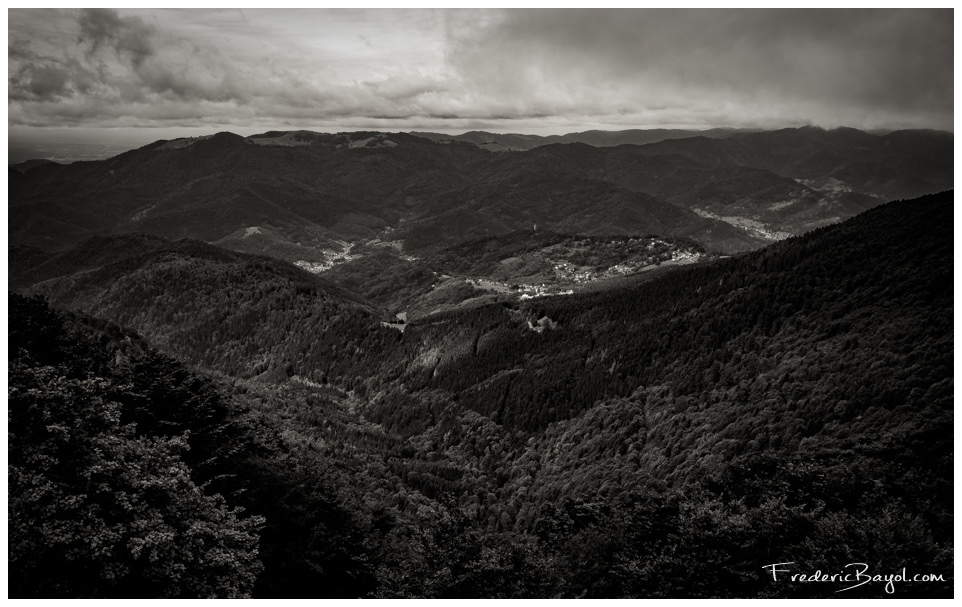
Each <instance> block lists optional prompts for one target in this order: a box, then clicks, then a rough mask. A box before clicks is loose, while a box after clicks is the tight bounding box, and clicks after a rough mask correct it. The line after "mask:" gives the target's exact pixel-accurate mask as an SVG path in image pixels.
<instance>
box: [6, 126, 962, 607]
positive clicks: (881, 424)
mask: <svg viewBox="0 0 962 607" xmlns="http://www.w3.org/2000/svg"><path fill="white" fill-rule="evenodd" d="M863 135H864V136H863ZM929 136H931V137H933V139H931V140H930V139H928V138H927V137H929ZM852 137H853V134H852V133H849V132H847V131H840V132H835V131H821V130H815V129H789V130H787V131H786V132H777V133H766V132H733V133H727V134H726V136H725V137H724V138H721V137H719V138H710V137H694V138H678V139H670V140H662V141H658V142H653V143H647V144H644V145H637V144H626V145H615V146H611V147H604V148H602V147H598V148H594V147H591V146H588V145H586V144H584V143H578V142H575V143H565V144H561V143H551V144H548V145H540V146H537V147H530V148H528V149H526V150H525V151H504V152H495V151H492V150H491V149H485V148H484V147H483V146H488V144H489V143H491V142H490V141H485V140H481V144H480V145H481V146H482V147H479V145H478V144H475V143H472V142H470V141H458V140H450V141H447V142H440V141H439V142H434V141H430V140H428V139H424V138H418V137H413V136H411V135H405V134H401V133H398V134H389V135H386V134H378V133H358V134H341V135H324V134H317V133H310V132H305V131H299V132H287V133H285V132H270V133H265V134H263V135H262V136H259V137H254V138H242V137H237V136H232V135H229V134H218V135H213V136H211V137H207V138H197V139H196V140H191V141H181V142H178V143H175V144H174V145H168V144H169V143H170V142H164V143H158V144H157V145H154V146H148V147H147V148H142V149H140V150H133V151H131V152H128V153H127V154H124V155H121V156H118V157H115V158H112V159H109V160H107V161H101V162H94V163H80V164H78V165H77V166H74V165H66V166H49V165H48V164H38V165H36V166H32V167H30V168H25V169H24V170H23V171H22V172H21V170H20V169H13V170H11V171H10V174H11V179H10V207H9V208H10V226H11V227H10V247H9V249H8V253H9V259H10V266H9V287H10V290H11V293H10V294H9V296H8V300H9V306H10V310H11V312H10V317H9V324H10V341H11V346H10V359H11V362H10V365H9V367H8V374H9V376H10V384H11V390H10V394H9V401H10V402H9V409H10V425H11V433H10V436H11V455H10V458H11V478H10V485H11V506H10V507H11V512H13V513H14V517H13V518H12V519H11V520H12V521H14V523H12V531H11V538H12V544H13V545H14V546H17V547H18V548H16V550H17V552H15V553H14V556H15V558H14V562H15V566H16V568H17V569H16V571H17V575H16V576H15V577H14V578H12V579H13V582H12V583H13V584H14V590H16V591H17V592H18V593H20V594H24V595H27V594H30V593H31V592H36V589H37V588H42V587H43V584H42V581H43V580H45V579H47V578H48V577H49V575H50V574H49V571H52V570H53V571H57V572H58V580H59V581H58V584H59V585H58V586H56V588H54V591H55V592H56V593H59V595H62V596H75V595H81V594H85V593H88V594H98V595H102V596H103V595H106V596H125V595H129V594H130V593H131V592H132V589H131V587H130V586H129V585H126V586H125V585H124V584H127V583H128V582H127V581H124V580H127V579H128V578H126V577H123V576H121V577H120V578H116V579H115V578H111V577H109V576H106V577H104V576H101V577H97V576H91V575H89V574H88V570H87V569H86V568H85V567H86V565H84V566H83V567H81V566H79V565H78V563H94V564H95V565H94V567H95V569H96V570H97V571H98V572H99V571H128V570H131V571H132V570H134V568H136V567H144V568H146V570H147V571H148V572H149V575H150V576H153V577H151V578H150V579H154V580H161V581H158V582H156V583H154V585H153V586H150V587H149V589H148V590H149V591H150V592H151V593H154V594H158V595H160V594H163V593H165V592H166V593H169V594H170V595H171V596H176V595H196V594H198V593H201V592H203V591H204V589H205V588H211V587H216V588H217V589H218V590H217V593H218V594H220V595H228V594H230V593H232V592H236V593H238V594H243V593H244V592H247V593H249V594H252V595H253V596H255V597H261V598H266V597H285V598H306V597H316V596H317V592H318V591H317V589H318V588H324V589H325V590H324V594H325V596H326V597H333V598H348V597H353V598H357V597H365V598H466V597H480V596H483V597H501V598H544V597H564V598H573V597H583V598H613V597H620V598H658V597H673V598H677V597H690V598H745V597H758V598H825V597H830V596H832V595H833V594H834V588H829V587H824V588H821V587H813V585H794V586H791V585H776V584H773V583H772V582H771V580H770V578H769V577H766V576H765V575H760V574H759V573H758V572H759V570H760V567H761V566H762V565H764V564H765V563H768V562H783V561H786V562H787V561H792V562H795V563H798V564H799V567H808V568H810V569H811V570H815V569H816V568H818V567H825V566H826V565H825V559H826V558H828V556H830V557H831V558H832V559H834V560H835V561H837V562H860V561H858V559H865V558H869V557H868V556H866V555H880V556H877V558H878V559H881V560H879V563H880V565H879V567H881V566H882V565H887V564H889V563H892V562H898V563H913V564H914V565H913V566H917V567H918V568H920V569H925V570H930V571H935V572H940V573H943V574H945V575H951V574H950V572H951V571H952V557H951V555H952V546H953V544H952V533H951V530H952V520H953V514H952V503H953V502H952V499H953V497H952V496H953V492H952V486H953V479H952V459H953V439H952V436H953V417H954V407H953V389H952V386H953V381H954V379H953V372H952V368H953V364H952V360H953V348H954V346H953V331H952V323H953V318H952V310H953V304H952V301H953V289H952V284H953V279H952V272H953V270H952V268H953V263H954V262H953V257H952V255H953V246H952V242H953V233H952V224H953V221H952V217H953V213H954V210H953V209H954V193H953V192H952V191H951V190H949V191H945V192H941V193H934V194H926V195H924V196H920V197H917V198H912V199H904V200H895V201H891V202H884V200H885V197H886V196H888V195H889V194H886V192H888V193H892V192H898V191H911V190H912V189H913V188H920V189H922V190H923V191H927V189H932V188H936V187H938V186H937V185H936V184H944V183H945V182H946V180H949V179H950V178H949V177H947V176H946V175H945V174H943V172H942V169H940V168H939V167H940V166H942V165H939V162H941V161H938V162H936V161H933V163H932V165H931V166H928V167H926V168H925V170H921V169H918V170H915V169H913V170H909V169H906V171H905V172H900V173H898V176H897V177H890V178H888V179H886V180H884V182H883V181H881V180H879V179H877V178H876V177H873V175H876V174H877V173H875V172H873V171H878V172H883V171H885V170H887V169H885V167H886V166H888V165H885V164H884V163H883V162H882V160H879V158H878V157H876V156H872V154H874V153H875V152H871V150H870V151H869V152H865V151H864V150H863V151H862V152H861V156H859V160H858V162H859V163H861V164H859V165H858V167H856V166H855V164H852V163H855V160H854V158H855V155H854V153H853V152H851V151H850V150H849V151H846V150H847V149H848V148H846V147H845V145H843V144H844V143H845V141H847V140H848V139H850V138H852ZM858 137H859V141H861V142H862V143H865V142H873V141H876V140H880V141H881V140H884V141H888V142H889V144H890V145H887V146H885V149H886V150H887V151H886V154H891V155H893V156H892V157H895V158H900V157H899V156H898V151H897V150H893V149H892V146H896V147H897V143H898V141H900V140H902V139H904V138H909V139H912V140H913V141H919V140H922V141H936V142H938V141H941V139H940V137H939V136H937V135H932V134H925V133H921V134H905V133H903V134H902V135H899V136H897V137H890V138H889V139H887V140H886V139H885V137H886V136H878V135H868V134H862V135H859V136H858ZM873 138H874V139H873ZM900 138H902V139H900ZM689 139H691V140H689ZM785 139H787V140H789V141H790V142H793V143H791V145H789V144H785V143H781V144H779V141H784V140H785ZM254 140H256V141H254ZM799 140H802V141H805V142H807V146H808V147H805V148H804V149H806V150H808V154H809V155H813V156H815V157H817V158H818V159H820V161H819V162H812V163H811V164H806V163H805V162H803V160H804V159H803V158H801V157H802V156H804V154H801V153H796V154H794V155H788V154H787V153H784V154H783V153H779V152H778V150H779V149H781V148H778V147H777V145H784V146H786V148H790V147H791V146H796V149H801V148H797V146H798V141H799ZM884 141H881V143H884ZM813 142H814V143H813ZM825 142H830V143H831V145H827V144H826V145H825V146H823V147H819V146H821V145H822V144H823V143H825ZM390 144H394V145H390ZM776 144H777V145H776ZM488 147H490V146H488ZM936 147H937V146H936ZM759 150H761V151H759ZM813 150H814V151H813ZM933 155H935V153H934V152H933ZM889 157H890V156H886V158H889ZM826 158H830V159H831V160H832V162H831V163H829V162H827V161H826ZM846 159H850V160H846ZM873 159H874V160H873ZM885 162H895V161H891V160H885ZM899 162H901V161H899ZM846 163H849V164H846ZM873 163H878V164H877V165H876V164H873ZM750 164H752V166H749V165H750ZM910 164H911V163H910ZM825 166H830V167H831V168H830V169H819V168H818V167H825ZM873 166H874V167H876V168H874V169H873V168H871V167H873ZM906 166H908V165H906ZM912 166H918V163H916V164H914V165H912ZM909 173H911V175H909ZM856 174H857V175H861V177H858V178H856V177H857V175H856ZM894 174H895V173H893V175H894ZM55 218H56V219H55ZM134 218H136V219H134ZM38 412H43V413H42V415H43V416H46V417H43V418H42V419H41V418H39V417H37V416H38ZM78 453H79V454H81V456H74V455H71V456H68V455H67V454H78ZM118 461H123V462H130V463H131V464H132V465H136V466H138V469H140V470H144V471H147V472H145V474H146V478H147V480H146V481H145V483H146V484H139V483H140V481H139V480H137V479H136V478H133V477H131V476H130V475H127V474H125V473H124V470H126V469H127V468H126V467H125V466H126V463H125V464H124V465H120V464H118V463H117V462H118ZM38 462H47V463H45V464H43V465H42V466H41V465H40V464H38ZM88 478H91V479H96V482H97V484H96V485H95V486H94V485H91V484H90V483H88V482H87V480H86V479H88ZM38 492H39V493H38ZM38 495H42V499H39V498H37V499H35V498H36V496H38ZM156 495H161V496H162V497H163V499H161V500H159V501H158V500H156V499H155V498H154V497H151V496H156ZM130 496H133V497H130ZM131 499H135V500H139V501H138V502H137V503H138V504H142V506H140V510H132V509H130V508H127V507H125V506H124V504H127V503H129V500H131ZM78 508H85V509H86V510H84V512H87V513H88V514H86V515H84V517H79V516H78V515H77V512H78V510H77V509H78ZM101 513H107V514H101ZM50 521H53V522H54V523H55V525H53V526H51V525H49V524H48V523H49V522H50ZM54 528H56V529H65V530H66V531H64V532H63V534H62V535H60V536H52V535H49V534H48V530H50V529H54ZM104 529H108V530H109V532H107V531H104ZM185 529H194V530H198V529H200V530H203V531H202V532H201V531H194V532H193V533H202V534H203V535H202V537H203V542H202V543H199V544H197V545H194V544H190V545H189V546H188V545H185V544H182V543H180V542H177V541H174V540H170V539H169V538H176V537H181V536H182V535H183V534H185V533H187V531H184V530H185ZM45 534H46V535H45ZM94 536H96V537H101V538H105V539H103V542H105V545H107V546H108V547H107V548H103V549H100V548H96V547H91V546H92V544H91V543H90V542H89V541H87V540H88V538H90V537H94ZM165 538H167V539H165ZM63 545H69V546H70V547H71V548H70V550H71V551H72V552H70V554H71V555H79V556H78V557H77V558H72V557H71V558H66V557H64V556H63V555H64V554H65V552H64V550H63V549H62V546H63ZM128 546H143V548H142V550H143V551H147V552H149V551H154V552H150V554H155V555H161V554H167V555H174V557H172V558H173V560H171V559H167V558H166V557H165V558H160V557H159V556H158V558H155V559H153V560H150V561H149V563H148V562H147V561H146V560H144V559H142V558H141V556H140V555H141V554H144V553H146V552H137V551H131V550H130V549H128V548H127V547H128ZM138 550H141V549H140V548H138ZM165 551H166V552H165ZM211 554H219V555H228V556H226V557H224V558H227V559H229V561H230V566H229V567H227V568H226V569H223V568H220V565H218V563H219V562H220V561H216V560H211V559H212V558H213V557H211V556H210V555H211ZM826 555H828V556H826ZM873 558H876V557H873ZM174 561H176V562H178V563H185V562H186V563H192V565H191V567H190V569H189V571H190V572H191V573H190V575H186V574H178V573H177V572H176V571H175V570H174V569H173V568H172V567H167V566H166V563H170V562H174ZM693 562H697V563H699V564H700V573H699V575H697V576H692V575H690V574H689V573H687V572H688V571H689V569H690V567H691V563H693ZM833 562H834V561H833ZM51 567H53V569H51ZM125 568H126V569H125ZM98 575H100V574H99V573H98ZM118 580H119V581H118ZM171 580H178V581H176V583H174V582H172V581H171ZM205 584H206V585H205ZM211 584H213V585H214V586H211ZM951 591H952V585H951V583H950V584H932V585H923V584H918V585H915V586H911V585H906V586H905V587H904V588H902V589H900V591H899V595H900V596H912V597H926V598H928V597H945V596H948V595H951ZM879 592H880V591H879V589H878V588H872V587H871V586H866V587H864V588H860V589H857V590H853V591H852V594H853V596H859V597H876V596H880V594H879ZM881 592H884V591H881Z"/></svg>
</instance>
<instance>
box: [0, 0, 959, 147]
mask: <svg viewBox="0 0 962 607" xmlns="http://www.w3.org/2000/svg"><path fill="white" fill-rule="evenodd" d="M8 16H9V19H8V21H9V28H10V29H9V31H8V39H9V44H8V121H9V124H11V125H34V126H45V125H73V126H77V125H93V124H99V125H102V126H116V125H128V126H136V125H141V126H169V125H172V124H176V125H183V126H191V125H193V126H204V125H209V124H219V125H225V126H229V125H245V126H246V125H252V124H255V123H256V124H264V125H290V126H305V127H308V126H312V125H313V126H318V125H327V124H333V125H344V126H348V125H358V126H362V125H377V126H379V127H380V128H432V127H434V128H446V127H450V128H459V127H460V126H461V125H466V126H470V127H471V128H487V129H491V130H514V131H519V130H529V132H538V129H557V130H555V132H565V131H568V130H585V129H586V128H612V129H616V128H637V127H652V126H662V125H665V126H686V127H694V128H699V127H712V126H762V127H778V126H788V125H793V124H802V123H815V124H820V125H822V126H827V127H832V126H839V125H847V126H855V127H860V128H885V127H912V126H921V127H934V128H946V129H951V128H952V118H953V35H954V31H953V23H952V11H951V10H792V11H789V10H702V9H698V10H648V9H623V10H607V9H605V10H582V9H578V10H570V9H569V10H561V9H550V10H482V11H473V10H471V11H468V10H446V11H432V10H428V11H388V10H381V9H379V10H372V9H355V10H338V11H305V10H273V11H272V10H245V11H236V10H234V11H227V10H196V9H180V10H170V11H152V10H151V11H148V10H116V9H89V10H80V11H78V10H40V9H11V10H10V11H9V12H8ZM541 132H544V131H543V130H542V131H541Z"/></svg>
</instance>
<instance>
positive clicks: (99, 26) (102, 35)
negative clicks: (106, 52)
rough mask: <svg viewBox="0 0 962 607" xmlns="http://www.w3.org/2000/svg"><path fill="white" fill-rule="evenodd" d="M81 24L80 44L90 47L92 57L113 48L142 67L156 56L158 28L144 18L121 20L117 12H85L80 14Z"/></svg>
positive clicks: (94, 9)
mask: <svg viewBox="0 0 962 607" xmlns="http://www.w3.org/2000/svg"><path fill="white" fill-rule="evenodd" d="M77 23H78V25H79V26H80V41H81V42H88V43H89V44H90V53H91V54H93V53H95V52H96V51H97V50H98V49H100V48H101V47H104V46H109V47H111V48H113V50H114V52H116V53H117V54H118V55H119V56H126V57H128V58H129V59H130V62H131V63H132V64H133V65H134V67H138V66H140V65H141V64H142V63H143V62H144V60H145V59H146V58H147V57H149V56H150V55H152V54H153V52H154V51H153V49H152V48H151V38H152V37H153V35H154V28H153V27H151V26H149V25H147V24H146V23H144V21H143V19H141V18H140V17H121V16H120V15H119V14H118V13H117V11H115V10H113V9H109V8H85V9H83V10H81V11H80V18H79V19H78V20H77Z"/></svg>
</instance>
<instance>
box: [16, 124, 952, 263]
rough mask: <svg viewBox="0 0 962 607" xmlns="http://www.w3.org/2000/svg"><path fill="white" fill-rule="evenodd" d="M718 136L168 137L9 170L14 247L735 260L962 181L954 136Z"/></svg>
mask: <svg viewBox="0 0 962 607" xmlns="http://www.w3.org/2000/svg"><path fill="white" fill-rule="evenodd" d="M675 134H677V133H675ZM622 135H624V137H623V138H624V139H628V140H631V139H632V136H631V133H630V132H625V133H622ZM649 136H651V137H655V136H652V135H649ZM661 136H666V135H665V134H662V135H658V137H661ZM712 136H717V138H712ZM712 136H705V135H700V136H697V137H686V138H675V139H663V140H660V141H658V142H654V143H648V144H645V145H636V144H622V145H615V146H612V147H594V146H592V145H587V144H585V143H565V144H560V143H552V144H548V145H541V146H538V147H534V148H532V149H529V150H527V151H523V152H503V153H491V152H490V151H488V150H485V149H483V147H484V146H483V145H481V146H479V145H477V144H475V143H470V142H465V141H457V140H454V139H447V140H438V141H432V140H431V139H425V138H422V137H415V136H412V135H407V134H402V133H393V134H387V133H343V134H337V135H327V134H319V133H311V132H303V131H300V132H286V133H285V132H268V133H264V134H262V135H258V136H252V137H247V138H244V137H239V136H236V135H233V134H230V133H219V134H217V135H212V136H209V137H201V138H195V139H180V140H173V141H158V142H155V143H153V144H150V145H148V146H145V147H143V148H140V149H137V150H132V151H130V152H127V153H124V154H121V155H119V156H116V157H113V158H110V159H107V160H103V161H94V162H75V163H72V164H69V165H59V164H55V163H43V164H40V165H35V166H29V165H18V166H17V167H14V168H13V169H11V170H9V171H8V176H9V205H8V210H9V218H10V229H9V237H10V242H11V244H14V245H31V246H36V247H40V248H42V249H45V250H63V249H65V248H68V247H70V246H72V245H75V244H77V243H79V242H80V241H82V240H83V239H85V238H87V237H89V236H92V235H109V234H121V233H131V232H144V233H149V234H154V235H157V236H161V237H164V238H173V239H179V238H192V239H197V240H203V241H207V242H212V243H216V242H220V243H221V244H223V245H224V246H227V247H230V248H235V249H238V250H246V251H249V252H261V253H265V254H269V255H275V256H278V257H281V258H283V259H287V260H289V261H305V262H318V261H322V260H324V259H325V258H327V256H326V254H325V251H342V252H343V251H344V250H345V248H346V247H347V246H348V244H350V243H355V242H361V241H364V240H371V239H375V238H380V239H384V236H385V235H386V234H387V233H390V234H391V237H390V238H391V240H398V241H400V243H401V244H402V246H403V249H404V250H405V251H409V252H411V251H418V250H423V249H431V248H437V247H440V246H447V245H452V244H457V243H458V242H463V241H466V240H470V239H474V238H480V237H486V236H492V235H498V234H506V233H508V232H511V231H515V230H519V229H528V228H530V229H532V230H534V229H537V228H540V229H548V230H553V231H557V232H563V233H570V234H585V235H638V236H645V235H649V234H658V235H661V236H680V237H687V238H691V239H693V240H695V241H697V242H698V243H700V244H701V245H703V246H704V247H706V249H708V250H711V251H716V252H721V253H734V252H742V251H748V250H753V249H756V248H758V247H760V246H763V245H765V244H767V243H769V242H773V241H775V240H778V239H780V238H785V237H787V236H789V235H791V234H800V233H804V232H805V231H807V230H810V229H812V228H814V227H818V226H821V225H827V224H830V223H833V222H837V221H841V220H843V219H845V218H847V217H850V216H852V215H854V214H857V213H859V212H861V211H863V210H865V209H867V208H871V207H872V206H875V205H877V204H880V203H881V202H884V201H886V200H890V199H895V198H909V197H914V196H918V195H922V194H927V193H933V192H937V191H941V190H944V189H947V188H949V187H951V184H952V167H953V165H952V153H953V149H952V135H951V134H949V133H944V132H936V131H896V132H892V133H889V134H886V135H882V136H879V135H873V134H869V133H865V132H862V131H856V130H853V129H835V130H831V131H825V130H822V129H818V128H813V127H805V128H799V129H785V130H780V131H762V132H742V131H734V132H731V131H723V132H715V133H713V134H712ZM480 139H483V137H480ZM586 139H589V140H590V139H591V138H590V137H586ZM609 139H610V141H611V142H614V141H617V140H618V138H617V137H614V138H613V139H611V138H609ZM255 235H256V236H257V238H255V239H253V240H250V239H249V238H248V237H251V236H255Z"/></svg>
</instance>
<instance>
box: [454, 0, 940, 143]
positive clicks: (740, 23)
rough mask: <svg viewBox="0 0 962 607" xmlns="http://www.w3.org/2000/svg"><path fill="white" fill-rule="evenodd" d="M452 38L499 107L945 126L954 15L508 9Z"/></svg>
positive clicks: (463, 66)
mask: <svg viewBox="0 0 962 607" xmlns="http://www.w3.org/2000/svg"><path fill="white" fill-rule="evenodd" d="M449 30H450V36H451V38H452V40H453V41H455V45H454V46H453V47H452V52H451V58H452V62H453V63H454V64H455V65H456V66H457V67H458V69H459V72H460V73H462V74H471V75H472V76H471V79H472V80H473V82H474V84H475V86H476V87H477V88H478V89H486V90H492V89H495V90H497V91H498V92H499V93H500V94H501V95H502V96H503V97H504V98H507V99H516V100H525V99H526V100H528V101H529V102H530V101H532V100H539V101H541V102H543V103H551V102H552V101H553V102H554V103H555V104H557V105H558V106H559V109H562V108H565V107H566V108H568V109H569V110H570V111H586V112H590V111H591V108H592V106H596V105H597V104H605V103H606V100H608V101H609V102H611V106H612V109H614V106H615V105H616V104H621V105H622V106H623V107H622V110H627V111H639V110H644V109H655V108H659V107H674V108H685V107H687V108H690V109H691V111H693V112H696V113H704V114H712V113H715V114H718V115H728V116H730V117H732V118H735V119H737V120H738V121H740V122H750V121H751V120H752V117H753V114H756V115H757V114H758V112H761V113H762V115H764V114H770V115H774V114H776V111H775V110H777V109H778V107H781V106H784V108H785V109H786V110H788V111H789V112H797V113H798V115H794V116H793V115H783V116H781V118H782V120H793V119H794V120H813V121H826V122H829V123H831V122H833V120H832V119H833V117H834V116H839V117H846V116H858V115H860V114H861V115H864V112H869V113H870V114H876V115H879V116H881V115H886V116H891V117H893V118H898V117H901V118H902V119H905V120H911V119H912V118H913V117H915V116H917V115H918V114H920V113H921V114H924V115H928V116H930V117H931V118H932V119H934V120H939V121H941V122H942V123H943V126H947V127H949V128H951V113H952V105H953V103H952V99H953V98H952V94H953V22H952V11H951V10H828V9H825V10H655V9H652V10H637V9H632V10H605V11H598V10H523V11H518V10H512V11H504V12H502V13H501V14H500V15H498V16H497V17H496V18H493V19H491V20H490V22H489V23H488V24H486V25H482V26H481V27H477V26H475V25H474V24H472V23H468V22H461V21H459V20H458V19H452V20H451V21H450V23H449ZM632 99H633V100H634V102H631V100H632ZM626 102H627V103H626Z"/></svg>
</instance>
